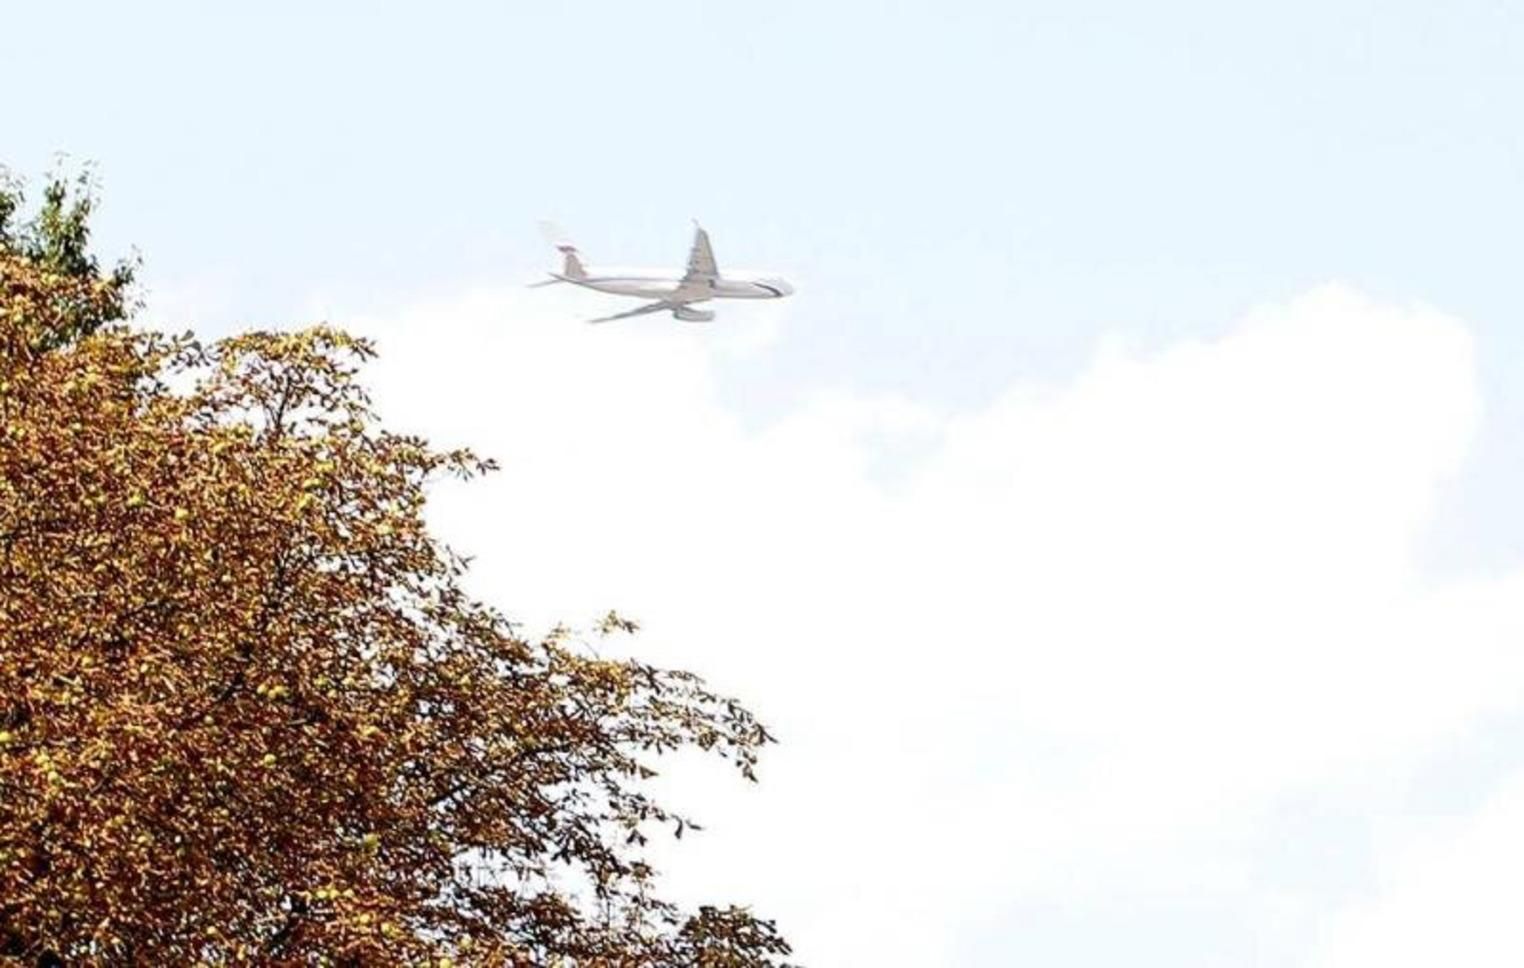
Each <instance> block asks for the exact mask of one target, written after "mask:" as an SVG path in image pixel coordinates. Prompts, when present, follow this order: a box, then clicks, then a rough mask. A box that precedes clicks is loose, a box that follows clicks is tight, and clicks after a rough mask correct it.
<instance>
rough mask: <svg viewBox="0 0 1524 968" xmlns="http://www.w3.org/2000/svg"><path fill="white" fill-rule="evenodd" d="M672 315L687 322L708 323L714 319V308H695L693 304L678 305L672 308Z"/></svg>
mask: <svg viewBox="0 0 1524 968" xmlns="http://www.w3.org/2000/svg"><path fill="white" fill-rule="evenodd" d="M672 315H673V316H675V317H676V318H678V319H681V320H682V321H683V322H685V323H707V322H709V321H710V320H712V319H714V310H712V309H694V308H693V307H692V306H678V307H677V308H676V309H674V310H672Z"/></svg>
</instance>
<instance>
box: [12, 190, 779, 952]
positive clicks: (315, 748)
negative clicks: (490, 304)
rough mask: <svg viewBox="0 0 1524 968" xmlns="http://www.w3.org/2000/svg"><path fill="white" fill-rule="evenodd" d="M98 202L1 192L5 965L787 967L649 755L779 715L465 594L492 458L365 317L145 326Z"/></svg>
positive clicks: (622, 624) (745, 743) (720, 741)
mask: <svg viewBox="0 0 1524 968" xmlns="http://www.w3.org/2000/svg"><path fill="white" fill-rule="evenodd" d="M57 184H61V183H57ZM85 199H86V200H85V201H83V202H81V201H78V200H76V201H75V202H74V203H72V204H71V203H70V201H69V198H68V193H67V192H66V191H62V192H59V193H57V194H56V195H55V193H54V192H53V190H52V189H51V188H50V189H49V190H48V192H47V193H45V197H44V202H43V206H42V210H41V212H40V214H39V216H38V217H37V218H36V219H35V220H34V221H33V222H31V223H30V224H29V225H28V226H25V227H18V226H17V225H16V224H15V218H16V216H17V212H18V202H17V193H16V192H15V191H14V190H8V192H7V193H0V964H11V965H17V966H20V965H28V966H31V965H50V964H51V965H58V964H67V965H118V964H143V965H172V964H173V965H179V964H185V965H191V964H207V965H230V964H280V965H362V964H364V965H368V964H407V965H432V966H444V965H451V964H456V965H465V964H471V965H478V964H479V965H565V966H578V968H581V966H608V968H614V966H628V968H634V966H653V968H654V966H668V965H672V966H696V968H697V966H703V968H743V966H745V968H762V966H771V965H776V964H778V963H779V962H778V960H777V959H778V958H780V957H782V956H785V955H786V954H787V953H788V950H789V949H788V946H787V945H786V943H785V942H784V941H783V940H782V939H781V938H780V937H779V935H778V934H777V932H776V931H775V930H774V928H773V926H772V924H771V923H769V922H766V921H763V920H760V919H757V918H754V917H753V916H752V915H751V914H750V913H748V912H747V911H746V910H744V909H741V908H736V907H719V906H717V907H706V908H701V909H700V910H698V911H696V912H694V911H684V910H680V909H679V908H678V907H677V906H676V905H674V904H672V903H670V902H669V901H667V900H665V899H663V898H662V896H661V894H660V891H659V883H658V882H657V880H656V878H655V874H654V872H653V871H652V869H651V867H650V865H649V863H648V861H647V859H646V856H645V853H644V851H643V847H644V845H645V844H646V842H647V841H646V838H647V837H648V836H650V835H652V834H653V833H655V832H657V831H660V830H664V829H670V831H671V832H673V833H677V834H681V833H682V832H683V831H684V830H685V829H687V828H688V827H690V826H692V824H691V822H690V821H689V820H687V818H685V817H683V816H681V815H679V814H677V813H674V812H672V811H670V810H669V809H668V808H667V807H666V806H665V805H663V804H660V803H657V802H653V801H652V800H651V799H650V797H649V796H648V795H647V792H646V791H645V789H644V786H643V781H644V780H646V779H648V778H650V777H651V776H652V775H654V774H653V769H654V763H655V758H656V757H657V756H659V755H660V754H663V753H666V752H669V751H672V750H675V749H678V748H683V747H696V748H699V749H702V750H706V751H710V752H712V753H714V754H716V755H718V756H721V757H724V758H726V759H728V760H730V761H731V762H732V763H733V764H734V766H735V767H736V768H738V769H739V771H740V772H741V773H742V774H743V775H745V776H746V777H748V778H754V773H753V770H754V767H755V765H756V762H757V755H758V752H759V750H760V749H761V748H762V747H763V746H764V745H765V744H767V743H769V742H770V741H771V737H770V735H769V734H768V733H767V731H766V730H765V729H764V728H763V726H762V725H761V724H760V723H759V722H758V721H757V720H756V719H755V718H754V717H753V716H752V715H751V714H750V713H749V712H748V711H747V710H746V709H744V708H743V707H742V706H741V705H739V704H738V703H737V702H735V701H734V700H731V699H728V698H725V697H723V696H718V695H715V694H714V693H712V692H711V691H710V690H709V689H708V688H707V687H706V686H705V685H704V683H703V682H701V681H700V680H699V679H698V678H696V677H694V676H692V675H690V674H686V673H683V672H676V671H669V670H663V669H658V668H653V667H651V666H648V665H645V664H642V663H640V662H637V661H627V660H617V661H616V660H611V659H605V658H600V657H599V656H598V655H597V654H596V653H595V652H594V651H593V650H591V649H588V648H586V647H584V646H583V645H581V644H579V640H578V637H577V636H574V635H572V634H571V633H569V632H566V631H563V630H558V631H556V632H554V633H552V634H550V635H548V636H546V637H543V638H529V637H525V636H522V635H521V634H519V632H518V631H517V630H516V627H515V626H514V625H512V624H511V623H510V622H509V621H508V620H507V618H505V617H504V615H502V614H501V613H500V612H498V611H496V610H495V609H493V608H491V607H489V606H487V605H485V604H482V603H480V602H477V601H474V600H472V599H471V598H470V597H469V596H468V595H467V594H466V593H465V592H464V591H463V589H462V587H461V580H462V576H463V569H464V567H465V566H464V562H463V560H462V559H461V558H460V557H459V556H457V555H456V554H455V553H454V552H452V551H451V550H450V549H449V548H446V547H444V546H443V545H442V544H441V543H440V542H439V541H438V540H437V539H436V538H435V537H434V536H432V535H431V534H430V532H429V531H428V529H427V528H426V526H425V522H424V518H423V510H424V505H425V497H426V490H427V486H428V484H429V482H430V481H432V480H435V479H437V478H438V477H440V476H441V475H458V476H461V477H470V476H473V475H475V474H478V473H481V472H484V471H488V470H491V469H492V465H491V463H490V462H489V461H486V460H482V459H480V458H478V457H477V456H475V455H473V454H472V453H470V452H468V451H454V452H439V451H436V450H434V449H432V448H431V447H430V446H429V445H428V444H427V443H426V442H425V441H423V440H421V439H418V438H415V437H411V436H406V435H399V434H396V433H393V432H391V431H388V430H387V429H386V428H385V427H384V426H382V425H381V423H380V422H379V420H378V418H377V416H376V414H375V413H374V412H373V410H372V408H371V404H370V401H369V399H368V397H367V395H366V392H365V389H364V387H363V384H362V383H361V382H360V379H359V377H360V371H361V366H362V365H363V362H364V361H365V360H366V359H367V358H369V357H371V356H372V354H373V348H372V347H371V345H370V344H368V343H366V342H365V341H363V340H359V339H355V338H352V337H350V336H347V335H345V334H344V333H342V332H340V331H338V330H335V329H331V328H325V327H315V328H309V329H304V330H300V331H296V332H250V333H246V334H243V335H239V336H235V337H232V338H229V339H224V340H221V341H219V342H216V343H213V344H210V345H205V346H204V345H202V344H200V343H198V342H196V341H195V340H194V339H192V338H191V337H190V336H189V335H186V336H165V335H162V334H158V333H153V332H147V331H143V330H140V329H136V328H133V327H130V326H128V325H126V324H125V323H124V320H125V319H126V318H127V315H128V312H129V309H130V304H129V300H128V288H129V284H130V282H131V272H130V270H129V269H127V268H125V267H122V268H119V270H118V271H113V272H102V271H101V270H100V269H99V267H98V265H97V263H96V262H95V260H94V259H93V257H91V256H90V255H89V254H88V252H87V251H86V243H87V239H88V230H87V226H86V222H87V217H88V215H89V203H88V196H85ZM633 631H634V626H633V624H632V623H630V622H628V621H626V620H624V619H622V618H620V617H618V616H614V615H610V616H609V617H608V618H607V619H605V620H604V622H603V623H602V624H601V626H600V627H598V628H597V629H594V630H590V631H589V633H588V634H589V635H590V636H592V635H604V634H624V633H629V632H633Z"/></svg>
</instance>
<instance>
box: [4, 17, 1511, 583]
mask: <svg viewBox="0 0 1524 968" xmlns="http://www.w3.org/2000/svg"><path fill="white" fill-rule="evenodd" d="M307 7H308V5H304V4H281V3H273V4H262V5H260V7H258V8H257V10H256V9H255V8H250V9H249V10H247V11H243V12H229V11H226V10H221V11H219V10H213V9H211V8H207V7H205V6H204V5H200V4H190V3H186V4H165V3H149V4H134V5H132V6H131V7H123V6H120V5H113V4H84V5H81V6H75V7H70V8H68V9H67V10H63V9H61V8H59V9H55V8H51V7H49V6H47V5H41V4H29V5H23V6H22V7H21V8H20V9H18V10H14V11H12V12H10V13H9V14H8V15H7V16H8V17H9V18H10V23H11V25H12V27H13V28H14V29H13V34H12V36H13V38H14V40H13V41H12V43H11V44H10V45H9V50H8V51H7V59H8V61H9V62H10V64H11V65H12V74H13V76H15V77H17V78H22V79H26V81H27V85H28V87H29V88H30V89H31V90H32V91H34V92H35V94H31V95H29V96H25V97H14V98H12V99H11V103H10V105H9V107H8V109H7V112H6V113H7V118H6V134H5V140H4V144H5V151H6V160H7V162H8V163H9V164H10V165H11V166H12V167H14V168H17V169H18V170H20V171H22V172H34V171H37V170H39V169H42V168H44V167H45V166H46V165H47V164H48V161H49V158H50V157H51V154H52V153H53V152H55V151H60V150H62V151H67V152H70V153H71V154H72V155H73V156H75V157H77V158H83V159H93V160H95V161H97V162H98V163H99V164H100V166H101V172H102V175H103V178H104V181H105V183H106V186H107V189H108V195H107V199H108V208H107V209H106V211H105V213H104V214H103V216H102V232H103V237H104V239H105V240H106V241H107V242H108V243H110V244H112V245H114V246H117V247H122V246H126V245H136V246H138V247H140V248H141V250H142V251H143V252H144V253H145V255H146V256H147V258H148V262H149V278H150V279H151V280H154V281H156V282H160V283H162V284H164V285H178V284H180V281H181V280H189V279H194V280H197V281H198V283H197V284H198V285H202V286H213V287H215V289H216V291H217V292H218V293H219V295H220V297H221V298H222V300H223V301H224V302H225V305H224V306H222V307H221V308H222V310H223V313H224V315H225V317H226V318H228V319H232V318H238V319H246V318H251V317H255V318H260V319H265V320H276V319H290V318H292V317H293V316H296V315H300V314H301V313H302V312H303V310H304V309H305V308H307V307H308V306H309V305H310V303H311V300H312V298H313V297H314V294H317V293H321V294H325V295H326V294H341V295H343V296H344V297H345V298H351V299H365V300H369V301H372V302H375V303H385V302H386V301H388V300H395V299H396V298H398V297H400V296H402V295H404V294H410V293H414V292H416V291H418V290H423V289H430V288H438V287H443V286H447V285H451V284H460V283H466V282H482V281H488V280H500V279H503V278H506V277H513V276H515V275H522V274H524V273H525V272H527V271H530V270H531V268H532V267H534V266H536V265H538V264H539V262H540V261H541V260H542V258H543V256H542V253H541V250H540V248H539V239H538V237H537V236H536V235H535V233H534V231H533V228H532V226H533V224H534V222H535V220H536V219H538V218H542V217H545V216H547V215H548V216H551V217H554V218H556V219H558V220H560V221H561V222H563V223H564V224H566V225H567V226H568V227H569V228H570V229H571V230H572V231H573V232H574V234H576V235H577V236H578V237H579V239H580V240H582V244H583V246H584V247H585V248H587V249H589V250H590V251H591V252H592V253H593V254H595V255H598V254H604V253H607V255H608V257H616V258H623V259H625V260H626V261H643V262H654V261H660V260H664V259H669V258H675V257H677V256H678V255H679V254H680V253H681V250H682V247H683V245H684V244H685V242H686V236H685V233H686V225H687V222H686V220H687V219H688V218H690V217H699V218H702V219H704V220H705V221H706V223H708V224H709V225H710V226H711V228H712V229H713V230H714V233H715V235H716V243H717V245H718V247H719V254H720V257H721V258H722V260H731V261H732V264H733V263H734V261H735V260H740V261H742V262H745V263H748V264H750V263H755V264H761V265H769V266H779V267H782V268H786V269H788V270H789V271H791V272H792V273H793V274H795V275H796V276H798V277H799V279H800V280H801V281H802V282H803V283H804V284H805V285H806V286H807V287H808V289H807V293H808V295H807V297H806V298H802V299H801V300H800V303H801V306H800V308H799V309H798V315H797V316H796V317H795V318H796V322H795V324H794V325H793V326H791V327H790V330H789V333H788V338H787V339H786V340H784V341H783V342H782V343H781V344H780V345H779V346H778V347H777V348H776V350H775V352H773V353H772V354H770V355H769V357H768V358H767V359H766V360H763V361H753V362H752V364H750V365H749V366H747V367H745V368H744V369H742V370H739V371H737V372H735V373H732V374H731V375H730V376H731V386H732V387H733V390H732V392H733V394H734V396H735V399H736V400H737V401H738V402H740V401H743V400H744V401H745V404H744V405H745V406H747V407H751V408H759V409H761V410H765V411H768V412H774V411H776V409H777V408H778V407H780V406H782V405H784V404H785V403H786V402H787V401H789V400H791V399H794V398H795V397H797V395H798V394H799V393H801V392H804V391H806V390H808V389H810V388H817V387H820V386H839V385H841V384H843V383H846V384H851V385H853V386H862V387H872V388H880V389H882V388H894V389H908V390H911V391H912V392H914V393H916V394H918V395H921V396H926V397H930V398H934V399H937V400H941V401H945V402H946V403H947V405H948V406H954V407H955V406H960V405H965V404H969V403H974V402H978V401H982V400H985V399H987V398H988V397H989V396H990V395H991V394H993V393H994V392H995V391H996V390H997V388H998V387H999V386H1001V385H1002V384H1003V383H1004V382H1005V381H1007V380H1009V379H1011V378H1013V377H1019V376H1029V375H1054V374H1064V373H1068V372H1072V370H1073V369H1074V368H1075V367H1076V366H1078V365H1079V364H1080V362H1081V361H1082V360H1083V359H1084V358H1085V355H1086V354H1087V353H1088V351H1089V349H1090V347H1092V346H1093V344H1094V343H1095V341H1096V339H1097V336H1098V334H1100V333H1102V332H1108V331H1109V332H1115V333H1118V334H1122V336H1123V337H1124V338H1125V339H1128V340H1134V341H1138V342H1140V343H1142V344H1145V345H1147V344H1157V343H1159V342H1161V341H1167V340H1169V339H1171V338H1173V337H1175V336H1178V335H1181V334H1195V333H1202V332H1209V331H1211V329H1212V327H1214V326H1221V325H1223V323H1224V321H1225V320H1227V319H1230V318H1232V316H1233V315H1234V314H1235V313H1238V312H1241V311H1242V310H1243V309H1244V308H1245V307H1247V306H1249V305H1252V304H1253V303H1254V302H1256V301H1257V300H1261V299H1265V298H1275V297H1279V296H1286V295H1289V294H1291V293H1293V292H1295V291H1297V290H1299V289H1301V288H1305V287H1306V286H1309V285H1312V284H1314V283H1317V282H1322V281H1327V280H1329V279H1341V280H1347V281H1350V282H1353V283H1355V284H1358V285H1361V286H1366V287H1369V288H1370V289H1371V290H1372V291H1373V292H1376V293H1379V294H1381V295H1383V296H1386V297H1388V298H1391V299H1396V300H1423V301H1427V302H1430V303H1432V304H1434V305H1437V306H1440V307H1442V308H1444V309H1446V310H1449V311H1452V312H1456V313H1458V314H1461V315H1463V316H1464V317H1465V318H1466V319H1467V320H1468V321H1470V322H1471V323H1472V324H1473V325H1474V326H1475V327H1476V329H1477V332H1478V334H1479V337H1480V338H1481V339H1482V341H1483V343H1482V346H1483V350H1484V352H1483V353H1482V366H1483V371H1484V377H1485V379H1486V381H1487V389H1488V393H1489V404H1490V405H1491V407H1492V410H1493V413H1494V414H1495V420H1494V423H1495V424H1496V425H1497V426H1492V425H1489V427H1488V428H1487V430H1488V433H1487V437H1486V440H1485V441H1484V443H1483V444H1482V446H1481V447H1480V449H1479V451H1478V455H1477V458H1478V464H1477V468H1478V471H1479V472H1480V473H1479V474H1478V475H1476V476H1475V477H1476V479H1474V480H1471V481H1470V482H1468V484H1467V485H1466V486H1465V487H1464V488H1463V489H1461V490H1460V491H1458V492H1457V494H1456V495H1455V496H1454V497H1453V498H1452V500H1451V502H1450V504H1451V505H1452V506H1451V507H1450V508H1449V511H1448V514H1447V517H1448V518H1449V519H1453V521H1448V522H1447V524H1446V525H1445V526H1444V527H1442V528H1440V529H1439V532H1438V534H1437V538H1436V544H1437V547H1438V552H1439V554H1438V559H1439V560H1442V561H1443V562H1445V563H1447V564H1450V565H1455V566H1465V565H1468V564H1474V563H1477V562H1480V563H1483V564H1485V565H1488V566H1491V565H1496V564H1497V563H1499V562H1500V561H1509V560H1513V558H1514V553H1513V552H1512V550H1511V549H1512V548H1516V547H1518V546H1519V544H1520V542H1519V539H1521V538H1524V521H1521V520H1520V519H1519V517H1518V516H1517V515H1510V514H1507V513H1506V507H1505V505H1506V503H1507V495H1508V494H1510V493H1513V492H1516V491H1517V490H1518V488H1519V486H1520V485H1524V457H1521V453H1520V449H1519V448H1518V447H1515V446H1512V445H1511V444H1510V441H1509V439H1508V438H1507V435H1506V431H1505V430H1504V429H1503V428H1504V426H1506V425H1510V424H1512V423H1514V422H1516V421H1517V419H1518V418H1521V417H1524V394H1521V393H1520V391H1518V390H1516V389H1514V388H1516V387H1518V386H1524V380H1520V379H1518V377H1519V376H1520V374H1519V373H1518V370H1517V367H1518V361H1519V358H1520V355H1519V349H1520V343H1519V340H1518V338H1517V337H1515V336H1514V335H1513V333H1514V332H1515V331H1516V327H1515V325H1514V321H1515V320H1516V319H1518V318H1519V316H1520V314H1521V310H1524V297H1521V295H1520V290H1519V287H1518V286H1517V285H1515V283H1514V274H1515V260H1516V253H1517V252H1518V251H1520V249H1521V246H1524V237H1521V234H1524V228H1521V226H1524V190H1521V175H1520V171H1521V165H1524V144H1521V139H1524V135H1521V133H1520V130H1519V127H1518V125H1517V124H1515V123H1514V122H1513V119H1515V118H1517V117H1518V116H1519V115H1520V108H1521V106H1524V105H1521V100H1524V95H1521V93H1520V92H1524V56H1521V55H1524V51H1521V50H1520V47H1521V43H1524V40H1521V35H1524V29H1521V19H1524V18H1521V15H1520V13H1519V12H1518V10H1517V8H1516V7H1511V6H1510V5H1508V4H1502V3H1495V2H1460V3H1453V4H1447V5H1445V6H1444V7H1443V8H1439V7H1435V6H1434V5H1432V4H1423V3H1395V2H1387V3H1375V2H1331V3H1288V4H1277V5H1275V6H1274V7H1273V8H1272V7H1265V6H1257V7H1248V6H1245V5H1233V4H1230V5H1223V4H1210V3H1179V2H1176V3H1156V4H1147V5H1140V4H1127V3H1094V2H1089V3H1022V4H1004V3H951V4H943V3H935V4H933V3H879V4H858V3H828V4H821V3H777V4H769V5H768V7H767V8H766V9H765V10H761V9H755V8H748V7H742V6H739V5H725V4H702V3H650V4H638V5H633V4H609V3H580V4H567V5H553V4H544V5H532V6H531V5H522V4H515V5H505V4H492V3H474V4H473V3H445V4H438V5H431V6H430V7H428V8H423V7H419V6H416V5H400V4H340V3H329V4H324V5H321V6H320V8H319V9H317V10H310V9H307ZM208 314H209V315H210V313H208ZM1475 509H1485V510H1484V511H1478V510H1475ZM1452 531H1453V532H1457V533H1453V534H1452V533H1451V532H1452Z"/></svg>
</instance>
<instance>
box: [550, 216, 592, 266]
mask: <svg viewBox="0 0 1524 968" xmlns="http://www.w3.org/2000/svg"><path fill="white" fill-rule="evenodd" d="M540 234H541V235H543V236H545V241H547V242H549V243H550V244H551V245H553V246H555V247H556V251H558V252H560V253H561V275H562V277H564V278H566V279H586V278H587V268H586V267H585V266H584V265H583V264H582V253H581V252H579V251H577V247H576V246H575V245H573V244H572V241H571V239H570V238H568V237H567V235H566V233H565V232H564V231H562V229H561V227H560V226H558V225H556V224H555V223H554V222H541V223H540Z"/></svg>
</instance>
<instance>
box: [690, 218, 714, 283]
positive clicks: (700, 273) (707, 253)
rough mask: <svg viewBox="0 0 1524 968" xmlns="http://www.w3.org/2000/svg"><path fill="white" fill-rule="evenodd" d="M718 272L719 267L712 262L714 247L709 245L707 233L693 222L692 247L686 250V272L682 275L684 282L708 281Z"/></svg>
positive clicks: (712, 279) (711, 280)
mask: <svg viewBox="0 0 1524 968" xmlns="http://www.w3.org/2000/svg"><path fill="white" fill-rule="evenodd" d="M719 274H720V267H719V266H717V265H715V264H714V249H712V248H710V246H709V233H708V232H705V231H704V230H703V228H701V227H700V226H698V225H697V224H695V225H694V226H693V248H691V249H689V250H688V272H687V274H686V275H684V276H683V282H685V283H694V282H700V283H705V284H707V283H710V282H713V281H714V280H715V279H716V278H717V277H718V276H719Z"/></svg>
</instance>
